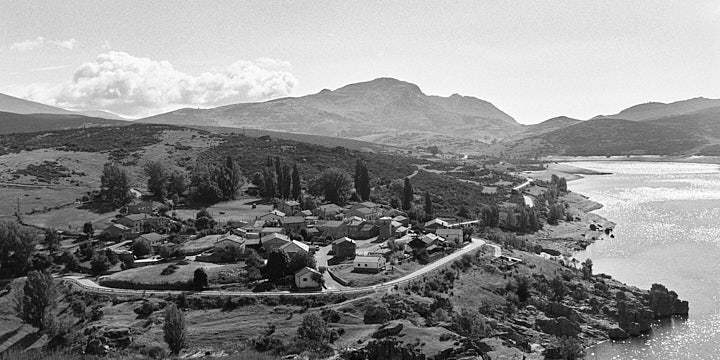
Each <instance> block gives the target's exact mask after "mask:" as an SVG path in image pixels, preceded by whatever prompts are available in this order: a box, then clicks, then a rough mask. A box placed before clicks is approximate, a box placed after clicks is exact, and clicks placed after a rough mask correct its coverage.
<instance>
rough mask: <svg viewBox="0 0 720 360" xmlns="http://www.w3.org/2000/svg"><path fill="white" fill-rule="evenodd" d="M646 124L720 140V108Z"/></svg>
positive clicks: (654, 120) (669, 117)
mask: <svg viewBox="0 0 720 360" xmlns="http://www.w3.org/2000/svg"><path fill="white" fill-rule="evenodd" d="M646 122H647V123H650V124H656V125H663V126H667V127H671V128H675V129H677V130H679V131H686V132H690V133H693V134H696V135H698V136H702V137H706V138H712V139H720V106H717V107H712V108H707V109H702V110H699V111H695V112H691V113H688V114H683V115H675V116H666V117H661V118H657V119H652V120H647V121H646Z"/></svg>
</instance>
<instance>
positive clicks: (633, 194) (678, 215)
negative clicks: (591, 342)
mask: <svg viewBox="0 0 720 360" xmlns="http://www.w3.org/2000/svg"><path fill="white" fill-rule="evenodd" d="M572 165H574V166H578V167H582V168H587V169H592V170H598V171H603V172H612V173H613V174H612V175H595V176H586V177H585V178H583V179H580V180H576V181H571V182H569V183H568V188H569V189H570V190H572V191H575V192H579V193H581V194H584V195H587V196H588V197H589V198H590V199H592V200H594V201H597V202H599V203H602V204H603V205H604V207H603V208H602V209H600V210H596V211H595V212H596V213H597V214H598V215H601V216H603V217H605V218H607V219H608V220H611V221H613V222H615V223H616V224H617V226H616V228H615V231H614V234H615V238H614V239H608V240H603V241H598V242H596V243H595V244H593V245H591V246H590V247H588V249H587V250H586V251H584V252H582V253H580V254H578V255H577V256H576V257H577V258H578V259H579V260H584V258H586V257H589V258H591V259H592V261H593V264H594V266H593V270H594V272H595V273H606V274H610V275H612V276H613V277H614V278H616V279H618V280H619V281H621V282H624V283H626V284H628V285H633V286H636V287H639V288H641V289H649V288H650V286H651V285H652V284H653V283H661V284H663V285H665V286H667V287H668V288H669V289H671V290H674V291H676V292H677V293H678V295H679V296H680V298H681V299H683V300H688V301H690V316H689V317H688V318H687V319H686V320H685V319H680V318H674V319H671V320H668V321H663V322H658V323H656V324H655V325H654V326H653V331H652V333H651V334H649V335H647V336H642V337H639V338H636V339H631V340H629V341H624V342H608V343H603V344H600V345H598V346H595V347H593V348H591V349H589V350H588V351H587V354H586V357H585V358H586V359H720V166H718V165H713V164H688V163H649V162H615V161H607V162H602V161H600V162H574V163H572Z"/></svg>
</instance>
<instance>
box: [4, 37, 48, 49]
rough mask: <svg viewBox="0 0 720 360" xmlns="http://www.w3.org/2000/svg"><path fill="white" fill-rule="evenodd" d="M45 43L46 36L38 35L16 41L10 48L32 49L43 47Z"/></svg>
mask: <svg viewBox="0 0 720 360" xmlns="http://www.w3.org/2000/svg"><path fill="white" fill-rule="evenodd" d="M43 45H45V38H44V37H42V36H38V37H37V38H35V39H30V40H23V41H19V42H16V43H14V44H12V45H10V50H17V51H30V50H35V49H37V48H41V47H42V46H43Z"/></svg>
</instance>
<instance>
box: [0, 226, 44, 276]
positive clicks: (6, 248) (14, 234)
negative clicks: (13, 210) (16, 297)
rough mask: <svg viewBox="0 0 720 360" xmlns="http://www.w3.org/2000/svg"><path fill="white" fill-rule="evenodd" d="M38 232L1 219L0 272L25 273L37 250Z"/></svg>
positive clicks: (18, 274) (15, 274) (7, 273)
mask: <svg viewBox="0 0 720 360" xmlns="http://www.w3.org/2000/svg"><path fill="white" fill-rule="evenodd" d="M37 238H38V234H37V233H36V232H35V231H33V230H32V229H30V228H27V227H24V226H22V225H19V224H17V223H14V222H10V221H0V272H2V273H3V275H5V276H20V275H23V274H25V272H26V271H27V270H28V266H29V265H30V263H29V261H30V256H31V255H32V253H33V251H34V250H35V244H36V243H37V240H38V239H37Z"/></svg>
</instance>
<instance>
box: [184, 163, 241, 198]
mask: <svg viewBox="0 0 720 360" xmlns="http://www.w3.org/2000/svg"><path fill="white" fill-rule="evenodd" d="M243 183H244V179H243V176H242V172H241V171H240V167H239V166H238V165H237V164H236V163H235V160H233V158H232V157H231V156H228V157H226V158H225V162H224V163H223V164H207V165H206V164H202V163H199V162H198V164H197V165H196V166H195V169H194V171H193V174H192V177H191V178H190V191H191V193H190V195H191V197H192V198H193V200H195V201H197V202H201V203H207V204H212V203H216V202H218V201H223V200H232V199H235V198H236V196H237V194H238V192H239V191H240V187H242V185H243Z"/></svg>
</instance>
